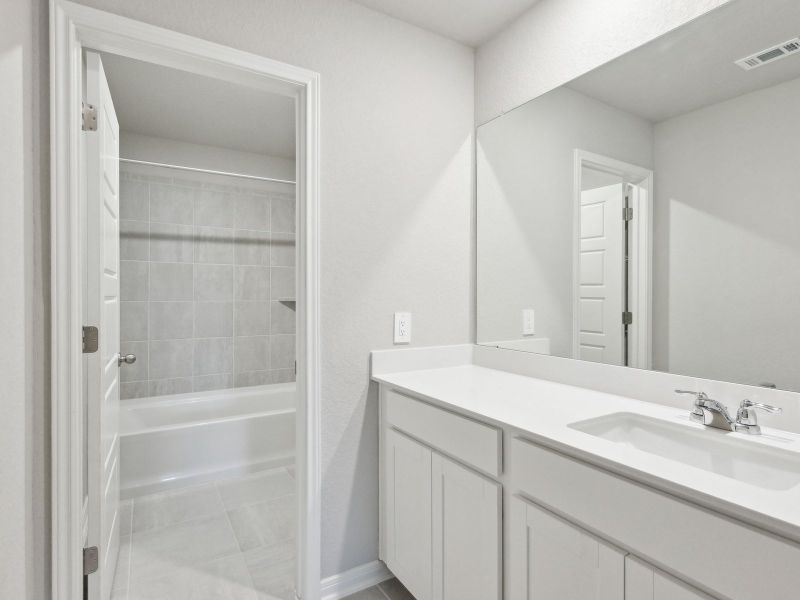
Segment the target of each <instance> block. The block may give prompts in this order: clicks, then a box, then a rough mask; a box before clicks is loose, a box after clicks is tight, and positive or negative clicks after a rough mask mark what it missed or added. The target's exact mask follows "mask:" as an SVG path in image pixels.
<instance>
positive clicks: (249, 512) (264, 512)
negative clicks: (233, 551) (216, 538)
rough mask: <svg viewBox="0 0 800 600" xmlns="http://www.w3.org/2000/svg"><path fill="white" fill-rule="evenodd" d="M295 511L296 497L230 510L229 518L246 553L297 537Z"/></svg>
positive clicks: (285, 497) (286, 497) (284, 497)
mask: <svg viewBox="0 0 800 600" xmlns="http://www.w3.org/2000/svg"><path fill="white" fill-rule="evenodd" d="M294 510H295V497H294V496H293V495H292V496H283V497H281V498H276V499H275V500H269V501H267V502H259V503H257V504H247V505H245V506H240V507H239V508H234V509H232V510H229V511H228V518H229V519H230V522H231V526H232V527H233V532H234V534H235V535H236V539H237V540H238V541H239V547H240V548H241V550H242V552H247V551H248V550H252V549H254V548H258V547H260V546H270V545H273V544H276V543H278V542H281V541H284V540H288V539H291V538H293V537H294V534H295V518H294Z"/></svg>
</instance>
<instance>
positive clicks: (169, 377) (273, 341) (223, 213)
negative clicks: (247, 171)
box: [120, 163, 295, 399]
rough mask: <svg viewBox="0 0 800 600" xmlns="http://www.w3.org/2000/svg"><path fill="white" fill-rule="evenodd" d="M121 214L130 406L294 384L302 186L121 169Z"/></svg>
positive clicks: (125, 390)
mask: <svg viewBox="0 0 800 600" xmlns="http://www.w3.org/2000/svg"><path fill="white" fill-rule="evenodd" d="M181 164H183V163H181ZM120 216H121V217H122V218H121V221H120V238H121V239H120V258H121V264H120V267H121V274H122V280H121V294H122V305H121V309H122V310H121V331H120V339H121V342H122V343H121V346H122V347H121V352H122V354H129V353H130V354H135V355H136V356H137V361H136V363H134V364H133V365H130V366H126V367H125V368H124V369H123V370H122V372H121V378H122V385H121V386H120V395H121V397H122V398H123V399H126V398H141V397H146V396H161V395H165V394H180V393H185V392H192V391H195V392H199V391H206V390H214V389H227V388H232V387H245V386H249V385H262V384H265V383H283V382H286V381H294V360H295V335H294V334H295V304H294V302H289V301H287V300H289V299H292V298H294V289H295V266H294V262H295V261H294V250H295V244H294V228H295V202H294V187H293V186H290V185H285V184H274V183H268V182H258V181H248V180H245V179H237V178H234V177H222V176H212V175H206V174H201V173H190V172H185V171H175V170H172V169H161V168H153V167H141V166H138V167H137V166H135V165H132V166H125V165H123V168H122V170H121V172H120Z"/></svg>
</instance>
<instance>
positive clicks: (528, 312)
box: [522, 308, 536, 335]
mask: <svg viewBox="0 0 800 600" xmlns="http://www.w3.org/2000/svg"><path fill="white" fill-rule="evenodd" d="M535 334H536V328H535V327H534V320H533V309H532V308H524V309H522V335H535Z"/></svg>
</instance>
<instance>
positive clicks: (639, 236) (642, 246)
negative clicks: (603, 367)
mask: <svg viewBox="0 0 800 600" xmlns="http://www.w3.org/2000/svg"><path fill="white" fill-rule="evenodd" d="M798 36H800V2H797V0H773V1H771V2H769V3H766V4H765V3H764V2H762V1H761V0H735V1H733V2H731V3H730V4H727V5H724V6H723V7H721V8H718V9H716V10H714V11H713V12H710V13H708V14H706V15H704V16H703V17H701V18H699V19H697V20H695V21H693V22H691V23H689V24H687V25H685V26H684V27H682V28H680V29H678V30H676V31H673V32H671V33H669V34H667V35H665V36H663V37H661V38H659V39H657V40H655V41H653V42H651V43H649V44H647V45H645V46H642V47H640V48H638V49H636V50H634V51H632V52H630V53H629V54H626V55H624V56H622V57H620V58H618V59H616V60H614V61H613V62H611V63H608V64H606V65H604V66H602V67H600V68H598V69H596V70H594V71H592V72H590V73H588V74H586V75H584V76H582V77H580V78H578V79H576V80H574V81H572V82H570V83H568V84H566V85H564V86H562V87H560V88H558V89H555V90H553V91H551V92H549V93H547V94H545V95H543V96H540V97H538V98H536V99H534V100H532V101H530V102H528V103H526V104H524V105H522V106H520V107H518V108H516V109H514V110H512V111H510V112H508V113H506V114H504V115H503V116H501V117H498V118H496V119H495V120H493V121H490V122H488V123H486V124H485V125H482V126H481V127H479V128H478V146H477V153H478V156H477V161H478V184H477V189H478V194H477V195H478V200H477V203H478V205H477V213H478V216H477V219H478V222H477V236H478V246H477V262H478V265H477V269H478V278H477V295H478V297H477V315H478V322H477V341H478V343H479V344H487V345H493V346H499V347H504V348H511V349H516V350H521V351H529V352H539V353H548V354H551V355H555V356H561V357H569V358H575V359H580V360H589V361H598V362H603V363H609V364H614V365H626V366H630V367H638V368H645V369H656V370H659V371H668V372H671V373H678V374H682V375H691V376H697V377H704V378H710V379H720V380H725V381H733V382H737V383H746V384H752V385H764V386H768V387H777V388H780V389H787V390H794V391H800V150H798V144H799V143H800V37H798Z"/></svg>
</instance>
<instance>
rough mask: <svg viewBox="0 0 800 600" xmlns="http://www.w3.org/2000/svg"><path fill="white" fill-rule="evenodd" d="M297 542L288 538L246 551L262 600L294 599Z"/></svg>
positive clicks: (246, 560)
mask: <svg viewBox="0 0 800 600" xmlns="http://www.w3.org/2000/svg"><path fill="white" fill-rule="evenodd" d="M295 552H296V551H295V544H294V540H287V541H285V542H281V543H279V544H273V545H271V546H262V547H261V548H257V549H255V550H251V551H249V552H245V553H244V558H245V562H246V563H247V568H248V570H249V572H250V578H251V579H252V580H253V586H254V587H255V589H256V590H257V591H258V593H259V596H258V597H259V599H260V600H267V599H272V598H276V599H281V600H294V576H295Z"/></svg>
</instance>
